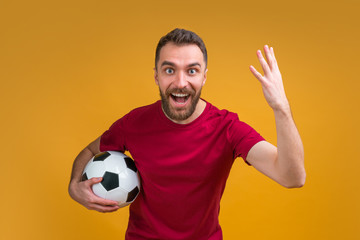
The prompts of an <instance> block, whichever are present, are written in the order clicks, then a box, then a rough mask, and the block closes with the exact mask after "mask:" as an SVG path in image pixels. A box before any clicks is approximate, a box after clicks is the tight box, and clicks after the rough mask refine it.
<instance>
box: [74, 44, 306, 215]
mask: <svg viewBox="0 0 360 240" xmlns="http://www.w3.org/2000/svg"><path fill="white" fill-rule="evenodd" d="M264 52H265V58H266V59H265V58H264V57H263V56H262V53H261V51H260V50H258V51H257V57H258V59H259V61H260V64H261V67H262V69H263V72H264V75H261V74H260V73H259V72H258V71H257V70H256V69H255V68H254V67H253V66H250V71H251V72H252V73H253V75H254V76H255V77H256V78H257V79H258V80H259V82H260V84H261V86H262V89H263V93H264V97H265V99H266V101H267V102H268V104H269V106H270V107H271V108H272V110H273V112H274V116H275V123H276V132H277V139H278V141H277V147H275V146H274V145H272V144H270V143H268V142H266V141H261V142H259V143H257V144H255V145H254V146H253V147H252V148H251V150H250V151H249V153H248V156H247V159H246V160H247V162H249V163H250V164H251V165H252V166H254V167H255V168H256V169H257V170H258V171H260V172H262V173H263V174H265V175H266V176H268V177H270V178H271V179H273V180H274V181H276V182H278V183H279V184H281V185H282V186H284V187H287V188H294V187H301V186H303V185H304V183H305V178H306V173H305V168H304V150H303V145H302V142H301V138H300V135H299V133H298V131H297V128H296V126H295V123H294V121H293V118H292V114H291V110H290V105H289V102H288V100H287V98H286V95H285V91H284V86H283V82H282V77H281V74H280V70H279V67H278V65H277V61H276V58H275V54H274V50H273V48H269V47H268V46H265V47H264ZM206 77H207V69H206V65H205V62H204V59H203V54H202V52H201V50H200V49H199V48H198V47H197V46H196V45H183V46H176V45H174V44H172V43H168V44H166V45H165V46H164V47H163V48H162V49H161V51H160V58H159V62H158V63H157V66H156V68H155V69H154V78H155V83H156V84H157V85H158V87H159V90H160V92H161V93H163V95H164V96H165V100H166V101H167V102H168V104H169V111H171V113H172V114H174V116H178V115H181V114H183V113H184V112H187V111H188V110H189V109H190V106H191V102H192V100H193V99H194V95H191V96H189V98H188V100H187V101H186V102H185V103H181V104H179V103H177V102H176V101H174V100H173V98H172V97H171V96H170V95H169V94H171V93H179V91H180V90H179V89H183V91H185V92H186V93H192V94H195V95H196V94H200V93H201V89H202V87H203V86H204V84H205V82H206ZM205 106H206V103H205V102H204V101H203V100H201V99H200V100H199V101H198V102H197V103H196V105H195V108H194V112H192V114H191V115H190V116H189V117H188V118H186V119H182V120H179V119H172V118H170V117H169V116H168V115H167V114H166V112H164V113H165V115H167V117H168V118H169V119H170V120H172V121H173V122H176V123H178V124H187V123H190V122H192V121H194V120H195V119H196V118H198V117H199V116H200V115H201V113H202V112H203V111H204V109H205ZM99 152H100V137H99V138H97V139H96V140H95V141H93V142H92V143H90V144H89V145H88V146H87V147H86V148H84V149H83V150H82V151H81V152H80V153H79V155H78V156H77V157H76V158H75V160H74V164H73V169H72V176H71V180H70V184H69V194H70V196H71V197H72V198H73V199H74V200H75V201H77V202H79V203H80V204H82V205H83V206H85V207H86V208H88V209H90V210H96V211H99V212H104V213H106V212H113V211H116V210H118V209H119V206H118V205H117V202H115V201H111V200H105V199H102V198H99V197H97V196H96V195H94V193H93V192H92V189H91V187H92V185H94V184H96V183H99V182H101V180H102V179H101V178H97V179H96V178H92V179H89V180H87V181H84V182H81V174H82V171H83V169H84V167H85V165H86V164H87V162H88V161H89V160H90V159H91V158H92V157H93V156H94V155H96V154H97V153H99Z"/></svg>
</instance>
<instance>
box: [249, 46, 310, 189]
mask: <svg viewBox="0 0 360 240" xmlns="http://www.w3.org/2000/svg"><path fill="white" fill-rule="evenodd" d="M264 51H265V56H266V59H267V61H266V60H265V59H264V58H263V56H262V54H261V51H257V56H258V59H259V61H260V64H261V67H262V69H263V71H264V76H262V75H261V74H260V73H259V72H258V71H256V70H255V68H254V67H253V66H250V71H251V72H252V73H253V74H254V76H255V77H256V78H257V79H258V80H259V81H260V83H261V85H262V89H263V93H264V96H265V99H266V100H267V102H268V104H269V105H270V107H271V108H272V109H273V111H274V116H275V123H276V133H277V148H276V147H275V146H273V145H272V144H270V143H268V142H265V141H263V142H259V143H257V144H255V145H254V146H253V148H252V149H251V150H250V151H249V153H248V156H247V159H246V160H247V161H248V162H249V163H250V164H252V165H253V166H254V167H255V168H256V169H257V170H259V171H260V172H262V173H264V174H265V175H267V176H268V177H270V178H272V179H273V180H275V181H276V182H278V183H279V184H281V185H283V186H285V187H288V188H292V187H301V186H303V185H304V183H305V178H306V173H305V168H304V149H303V145H302V142H301V138H300V135H299V132H298V130H297V128H296V126H295V123H294V120H293V118H292V114H291V110H290V105H289V102H288V100H287V98H286V95H285V91H284V86H283V83H282V78H281V74H280V71H279V68H278V65H277V62H276V59H275V54H274V50H273V48H270V49H269V47H268V46H265V47H264Z"/></svg>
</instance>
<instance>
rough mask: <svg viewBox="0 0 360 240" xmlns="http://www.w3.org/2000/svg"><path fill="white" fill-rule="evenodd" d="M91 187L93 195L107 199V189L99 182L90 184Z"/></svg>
mask: <svg viewBox="0 0 360 240" xmlns="http://www.w3.org/2000/svg"><path fill="white" fill-rule="evenodd" d="M92 189H93V192H94V193H95V195H97V196H99V197H101V198H105V199H107V198H106V194H107V191H106V189H105V188H104V187H103V186H102V185H101V184H100V183H97V184H94V185H93V186H92Z"/></svg>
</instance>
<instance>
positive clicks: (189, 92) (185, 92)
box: [165, 88, 195, 96]
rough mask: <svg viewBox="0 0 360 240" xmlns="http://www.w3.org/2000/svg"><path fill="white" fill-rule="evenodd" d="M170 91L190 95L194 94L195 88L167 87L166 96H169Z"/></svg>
mask: <svg viewBox="0 0 360 240" xmlns="http://www.w3.org/2000/svg"><path fill="white" fill-rule="evenodd" d="M172 93H182V94H190V95H191V96H194V95H195V90H193V89H188V88H169V89H167V90H166V91H165V94H166V96H170V94H172Z"/></svg>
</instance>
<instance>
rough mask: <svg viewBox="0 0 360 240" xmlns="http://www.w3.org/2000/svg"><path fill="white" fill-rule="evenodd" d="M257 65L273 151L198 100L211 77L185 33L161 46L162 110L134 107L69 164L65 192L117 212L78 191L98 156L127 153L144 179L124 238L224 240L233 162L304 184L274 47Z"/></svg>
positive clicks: (196, 43) (87, 191)
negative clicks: (270, 114)
mask: <svg viewBox="0 0 360 240" xmlns="http://www.w3.org/2000/svg"><path fill="white" fill-rule="evenodd" d="M264 51H265V56H266V59H267V61H266V60H265V59H264V58H263V56H262V54H261V51H257V56H258V59H259V61H260V64H261V66H262V69H263V71H264V76H263V75H261V74H260V73H259V72H258V71H256V69H255V68H254V67H252V66H251V67H250V71H251V72H252V73H253V74H254V76H255V77H256V78H257V79H258V80H259V81H260V83H261V85H262V88H263V92H264V96H265V98H266V100H267V102H268V104H269V106H270V107H271V108H272V109H273V111H274V115H275V120H276V130H277V139H278V143H277V147H275V146H273V145H272V144H270V143H268V142H266V141H265V140H264V139H263V138H262V137H261V136H260V135H259V134H258V133H257V132H256V131H255V130H254V129H252V128H251V127H250V126H248V125H247V124H245V123H243V122H241V121H239V119H238V117H237V115H236V114H234V113H231V112H229V111H227V110H219V109H217V108H216V107H214V106H213V105H212V104H210V103H208V102H206V101H205V100H204V99H201V98H200V94H201V89H202V87H203V86H204V84H205V81H206V76H207V51H206V48H205V45H204V43H203V41H202V40H201V38H200V37H199V36H197V35H196V34H195V33H193V32H191V31H187V30H183V29H174V30H173V31H171V32H170V33H168V34H167V35H166V36H164V37H162V38H161V39H160V41H159V44H158V46H157V49H156V57H155V68H154V73H155V74H154V76H155V82H156V84H157V85H158V87H159V90H160V96H161V101H158V102H156V103H154V104H151V105H148V106H144V107H140V108H137V109H135V110H133V111H131V112H130V113H128V114H127V115H125V116H124V117H122V118H121V119H119V120H118V121H116V122H115V123H114V124H113V125H112V126H111V127H110V128H109V130H108V131H106V132H105V133H104V134H103V135H102V136H100V137H99V138H98V139H96V140H95V141H94V142H92V143H90V144H89V145H88V146H87V147H86V148H85V149H84V150H82V152H81V153H80V154H79V155H78V156H77V158H76V159H75V161H74V165H73V172H72V177H71V182H70V184H69V193H70V195H71V197H72V198H73V199H74V200H75V201H77V202H79V203H80V204H82V205H84V206H85V207H87V208H88V209H92V210H97V211H99V212H112V211H116V210H117V209H118V208H119V207H118V206H117V203H116V202H114V201H110V200H104V199H101V198H99V197H97V196H95V195H94V194H93V192H92V191H91V186H92V185H93V184H95V183H98V182H101V178H99V179H95V178H93V179H90V180H87V181H84V182H81V181H80V179H81V173H82V171H83V168H84V166H85V165H86V163H87V162H88V161H89V160H90V158H92V157H93V156H94V155H95V154H97V153H99V152H100V151H109V150H115V151H122V152H123V151H126V150H128V151H129V152H130V153H131V155H132V157H133V158H134V161H135V163H136V166H137V168H138V170H139V172H140V175H141V179H142V190H141V192H140V194H139V196H138V198H137V199H136V200H135V201H134V202H133V203H132V204H131V205H130V218H129V225H128V229H127V232H126V239H129V240H130V239H197V240H199V239H222V232H221V228H220V225H219V222H218V214H219V207H220V206H219V205H220V199H221V196H222V193H223V191H224V188H225V183H226V179H227V177H228V174H229V172H230V169H231V166H232V164H233V161H234V159H235V158H237V157H242V158H243V159H244V160H245V161H246V162H247V163H248V164H250V165H252V166H254V167H255V168H256V169H257V170H259V171H260V172H262V173H263V174H265V175H266V176H268V177H270V178H272V179H273V180H275V181H276V182H278V183H279V184H281V185H283V186H285V187H288V188H292V187H301V186H302V185H303V184H304V182H305V169H304V153H303V146H302V142H301V139H300V136H299V133H298V131H297V129H296V126H295V124H294V121H293V119H292V115H291V111H290V106H289V103H288V101H287V98H286V96H285V91H284V88H283V84H282V79H281V75H280V71H279V68H278V66H277V62H276V59H275V55H274V50H273V48H269V47H268V46H265V47H264Z"/></svg>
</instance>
